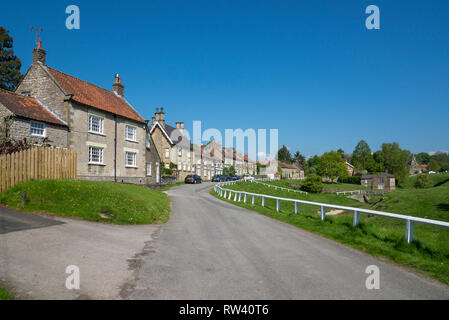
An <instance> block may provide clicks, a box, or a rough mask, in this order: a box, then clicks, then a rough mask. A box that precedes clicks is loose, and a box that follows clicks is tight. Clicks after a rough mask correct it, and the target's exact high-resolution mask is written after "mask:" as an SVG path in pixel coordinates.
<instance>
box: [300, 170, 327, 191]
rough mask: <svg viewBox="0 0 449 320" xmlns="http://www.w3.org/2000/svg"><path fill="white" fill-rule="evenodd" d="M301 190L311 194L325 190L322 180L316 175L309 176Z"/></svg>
mask: <svg viewBox="0 0 449 320" xmlns="http://www.w3.org/2000/svg"><path fill="white" fill-rule="evenodd" d="M301 190H302V191H306V192H310V193H320V192H321V191H322V190H323V182H322V178H321V177H320V176H318V175H316V174H311V175H309V176H308V177H307V179H306V180H305V181H304V183H303V184H302V186H301Z"/></svg>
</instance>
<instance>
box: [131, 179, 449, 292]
mask: <svg viewBox="0 0 449 320" xmlns="http://www.w3.org/2000/svg"><path fill="white" fill-rule="evenodd" d="M211 187H212V184H202V185H184V186H180V187H176V188H173V189H171V190H170V191H169V192H168V193H169V195H170V198H171V200H172V204H173V213H172V218H171V220H170V221H169V222H168V223H167V224H166V225H164V226H163V227H162V228H161V229H160V230H159V232H158V234H157V236H156V237H155V238H154V240H152V241H151V242H150V243H148V244H147V247H146V249H147V252H145V254H143V255H141V261H140V263H139V268H138V269H136V272H135V274H136V279H135V281H134V283H132V284H130V286H129V287H128V288H127V289H126V290H123V291H122V297H123V298H129V299H449V286H446V285H442V284H440V283H438V282H436V281H433V280H430V279H428V278H426V277H423V276H421V275H417V274H415V273H412V272H410V271H407V270H405V269H403V268H400V267H397V266H394V265H392V264H390V263H386V262H383V261H381V260H379V259H376V258H374V257H372V256H370V255H367V254H364V253H361V252H359V251H357V250H354V249H351V248H348V247H346V246H343V245H341V244H338V243H336V242H334V241H331V240H328V239H325V238H322V237H320V236H317V235H314V234H312V233H309V232H307V231H304V230H301V229H298V228H296V227H293V226H290V225H287V224H284V223H282V222H279V221H277V220H273V219H270V218H268V217H265V216H262V215H260V214H258V213H255V212H252V211H249V210H246V209H242V208H239V207H237V206H234V205H232V204H228V203H225V202H223V201H221V200H219V199H216V198H214V197H212V196H211V195H210V194H209V190H210V189H211ZM370 265H376V266H378V267H379V269H380V289H378V290H368V289H367V288H366V285H365V282H366V279H367V277H368V274H366V273H365V270H366V268H367V266H370Z"/></svg>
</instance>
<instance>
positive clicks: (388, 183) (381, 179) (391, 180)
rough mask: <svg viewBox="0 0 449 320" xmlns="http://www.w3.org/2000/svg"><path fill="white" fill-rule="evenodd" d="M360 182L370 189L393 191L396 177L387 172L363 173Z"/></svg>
mask: <svg viewBox="0 0 449 320" xmlns="http://www.w3.org/2000/svg"><path fill="white" fill-rule="evenodd" d="M361 184H362V186H364V187H367V188H368V189H370V190H378V191H393V190H395V189H396V178H395V177H394V175H392V174H389V173H385V172H383V173H379V174H365V175H363V176H362V179H361Z"/></svg>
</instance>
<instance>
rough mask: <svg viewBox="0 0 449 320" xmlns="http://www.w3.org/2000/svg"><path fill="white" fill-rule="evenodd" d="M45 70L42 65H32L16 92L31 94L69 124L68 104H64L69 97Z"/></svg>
mask: <svg viewBox="0 0 449 320" xmlns="http://www.w3.org/2000/svg"><path fill="white" fill-rule="evenodd" d="M45 68H46V67H45V66H43V65H41V64H40V63H35V64H33V65H31V67H30V69H28V72H27V73H26V75H25V78H24V79H23V80H22V82H21V83H20V85H19V87H18V88H17V89H16V92H17V93H19V94H23V93H25V92H29V93H30V95H31V96H32V97H33V98H37V99H38V100H39V101H41V102H42V103H43V104H45V105H46V106H48V107H49V108H50V109H51V110H52V111H53V112H54V113H56V114H57V115H58V116H59V117H60V118H61V119H63V120H64V121H66V122H67V119H68V113H69V111H68V104H67V103H64V101H65V100H66V98H67V97H66V96H65V94H64V92H63V90H62V89H61V88H60V87H59V86H58V85H57V84H56V83H55V81H54V80H53V79H52V78H51V77H50V75H49V74H48V72H47V71H46V70H45Z"/></svg>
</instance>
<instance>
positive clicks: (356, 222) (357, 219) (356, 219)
mask: <svg viewBox="0 0 449 320" xmlns="http://www.w3.org/2000/svg"><path fill="white" fill-rule="evenodd" d="M359 224H360V213H359V212H358V211H355V210H354V221H353V224H352V225H353V226H354V227H357V226H358V225H359Z"/></svg>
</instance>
